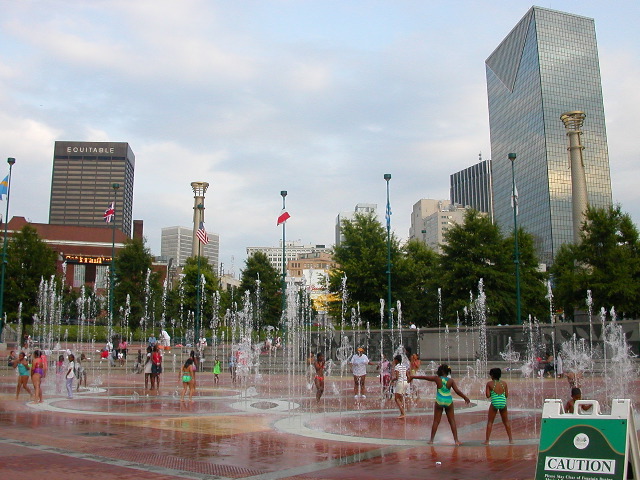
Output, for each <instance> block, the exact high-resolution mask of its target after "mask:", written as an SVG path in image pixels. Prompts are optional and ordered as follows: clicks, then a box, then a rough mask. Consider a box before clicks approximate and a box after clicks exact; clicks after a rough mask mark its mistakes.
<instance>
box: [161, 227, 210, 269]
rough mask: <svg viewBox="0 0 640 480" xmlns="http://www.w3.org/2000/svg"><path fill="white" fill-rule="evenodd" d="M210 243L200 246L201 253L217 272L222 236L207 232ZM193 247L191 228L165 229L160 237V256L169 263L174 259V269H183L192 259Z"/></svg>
mask: <svg viewBox="0 0 640 480" xmlns="http://www.w3.org/2000/svg"><path fill="white" fill-rule="evenodd" d="M207 235H208V236H209V243H207V244H206V245H202V244H200V252H201V255H202V256H203V257H206V258H207V259H208V260H209V265H211V266H212V267H213V268H214V271H217V268H218V259H219V255H220V236H219V235H218V234H217V233H212V232H209V231H207ZM192 247H193V228H191V227H165V228H163V229H162V232H161V237H160V256H161V257H162V258H164V259H165V260H166V261H167V262H169V260H170V259H173V262H172V265H173V266H174V267H182V266H184V265H185V263H186V262H187V258H189V257H191V256H192V255H191V252H192Z"/></svg>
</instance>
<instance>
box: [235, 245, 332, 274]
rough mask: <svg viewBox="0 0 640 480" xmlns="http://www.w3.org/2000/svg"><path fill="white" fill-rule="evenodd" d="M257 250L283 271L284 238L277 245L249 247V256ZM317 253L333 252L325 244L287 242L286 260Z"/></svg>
mask: <svg viewBox="0 0 640 480" xmlns="http://www.w3.org/2000/svg"><path fill="white" fill-rule="evenodd" d="M256 252H262V253H264V254H265V255H266V256H267V258H268V259H269V263H270V264H271V266H272V267H273V268H275V269H276V271H278V272H282V240H280V245H279V246H277V247H247V256H248V257H250V256H251V255H253V254H254V253H256ZM315 253H331V249H330V248H327V247H326V246H324V245H302V244H300V243H299V242H295V241H289V240H287V242H286V243H285V255H286V257H287V258H286V261H287V263H289V262H290V261H291V260H297V259H298V258H300V257H301V256H302V255H311V254H315Z"/></svg>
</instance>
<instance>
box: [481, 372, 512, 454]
mask: <svg viewBox="0 0 640 480" xmlns="http://www.w3.org/2000/svg"><path fill="white" fill-rule="evenodd" d="M489 376H490V377H491V380H490V381H488V382H487V386H486V388H485V393H486V395H487V398H490V399H491V404H490V405H489V412H488V414H487V435H486V439H485V441H484V444H485V445H489V437H490V436H491V430H492V429H493V421H494V420H495V419H496V413H498V412H500V418H502V424H503V425H504V428H505V430H506V431H507V436H508V437H509V443H513V438H512V437H511V423H510V422H509V415H508V413H507V397H508V396H509V388H508V387H507V383H506V382H503V381H502V380H500V377H501V376H502V370H501V369H499V368H492V369H491V370H489Z"/></svg>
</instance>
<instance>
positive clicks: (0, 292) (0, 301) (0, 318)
mask: <svg viewBox="0 0 640 480" xmlns="http://www.w3.org/2000/svg"><path fill="white" fill-rule="evenodd" d="M7 163H8V164H9V175H7V178H6V179H5V180H6V181H7V184H6V185H4V182H2V183H3V185H2V192H3V193H4V189H5V188H6V189H7V209H6V213H5V216H4V240H3V242H2V267H1V270H2V274H1V276H0V339H2V329H3V327H4V277H5V273H6V269H7V233H8V232H7V228H8V225H9V197H10V194H11V170H12V169H13V164H14V163H16V159H15V158H13V157H9V158H7Z"/></svg>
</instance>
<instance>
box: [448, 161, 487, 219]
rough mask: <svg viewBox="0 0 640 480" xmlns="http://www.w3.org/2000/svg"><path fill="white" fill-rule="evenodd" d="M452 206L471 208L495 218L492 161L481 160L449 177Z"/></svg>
mask: <svg viewBox="0 0 640 480" xmlns="http://www.w3.org/2000/svg"><path fill="white" fill-rule="evenodd" d="M449 179H450V185H451V187H450V190H451V204H452V205H462V206H463V207H471V208H473V209H475V210H477V211H479V212H484V213H487V214H488V215H489V218H493V205H492V204H491V160H481V161H480V162H479V163H476V164H475V165H472V166H470V167H468V168H465V169H464V170H460V171H459V172H456V173H454V174H452V175H450V176H449Z"/></svg>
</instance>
